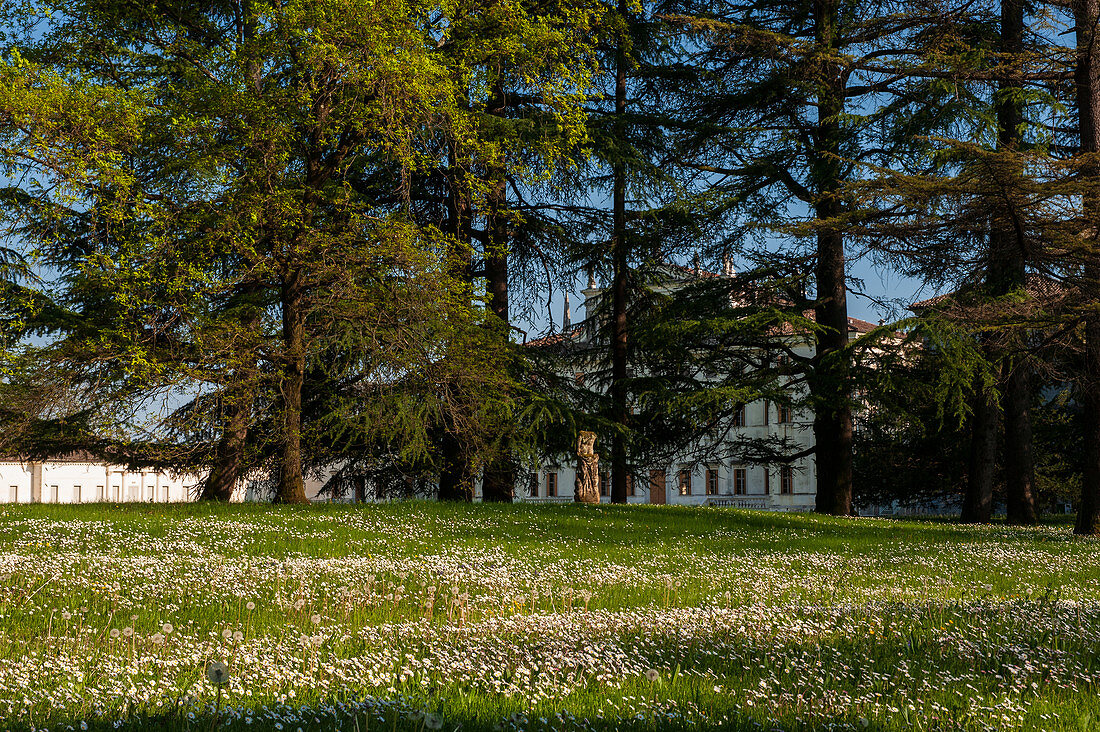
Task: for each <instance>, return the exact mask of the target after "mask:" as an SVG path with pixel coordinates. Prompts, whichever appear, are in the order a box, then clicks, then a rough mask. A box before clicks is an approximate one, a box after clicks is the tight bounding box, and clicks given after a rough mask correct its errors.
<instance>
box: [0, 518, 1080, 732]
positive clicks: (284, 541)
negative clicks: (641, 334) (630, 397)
mask: <svg viewBox="0 0 1100 732" xmlns="http://www.w3.org/2000/svg"><path fill="white" fill-rule="evenodd" d="M1098 550H1100V543H1098V542H1096V541H1092V540H1081V539H1075V538H1074V537H1072V535H1071V534H1070V533H1069V528H1068V527H1067V526H1066V525H1064V524H1060V525H1052V526H1045V527H1040V528H1036V529H1017V528H1011V527H1005V526H991V527H982V528H977V527H968V526H960V525H957V524H952V523H945V522H935V523H920V522H905V521H886V520H874V519H833V518H825V517H816V516H806V515H781V514H767V513H757V512H744V511H733V510H722V509H708V508H686V507H654V506H622V507H620V506H598V507H582V506H572V505H566V506H524V505H515V506H493V505H475V506H451V505H441V504H434V503H422V502H415V503H399V504H393V505H385V506H373V505H368V506H317V507H307V508H290V507H278V508H276V507H271V506H263V505H234V506H207V505H191V504H189V505H178V506H170V507H165V506H149V505H133V504H129V505H115V506H107V505H103V506H4V507H2V508H0V718H2V719H3V721H4V722H5V723H6V724H5V725H3V726H7V727H10V728H14V729H29V728H32V727H33V728H37V729H42V728H50V729H66V728H67V727H69V726H72V727H73V728H80V726H81V724H82V723H83V724H84V725H85V726H88V727H89V728H93V729H94V728H109V729H114V728H115V726H116V725H120V726H122V727H125V728H131V729H146V728H161V729H173V730H175V729H179V730H182V729H194V730H211V729H213V728H220V729H234V730H238V729H241V730H243V729H261V728H262V729H272V728H277V727H275V725H276V724H279V725H282V728H284V729H287V730H291V731H292V732H293V731H294V730H296V729H297V728H298V727H301V728H302V729H303V732H309V731H312V730H330V729H348V730H350V729H355V730H362V729H367V728H369V729H402V730H410V729H412V730H415V729H423V728H432V727H434V726H435V723H436V722H440V723H441V724H442V726H443V728H444V729H455V728H457V727H459V726H461V728H462V729H464V730H479V729H486V730H488V729H498V728H504V729H563V728H566V729H593V728H629V729H639V730H642V729H661V730H664V729H681V728H685V729H686V728H707V729H709V728H722V729H737V730H740V729H744V730H750V729H761V728H763V729H807V730H816V729H833V728H852V729H864V728H870V729H898V730H901V729H929V730H939V729H943V730H947V729H966V730H981V729H990V730H992V729H1013V728H1025V729H1063V730H1087V729H1094V728H1095V729H1100V699H1098V694H1097V691H1098V690H1100V688H1098V682H1100V660H1098V659H1100V552H1098ZM165 623H170V624H171V626H172V628H171V632H165V630H164V625H165ZM225 633H228V634H229V636H230V637H229V638H228V639H225V638H224V637H223V634H225ZM234 634H238V635H237V636H234ZM214 660H221V661H224V662H227V663H228V666H229V669H230V676H231V679H230V683H229V685H228V687H227V688H226V689H225V690H224V692H223V695H222V699H221V702H219V701H218V697H217V694H216V692H215V689H214V687H213V686H212V685H211V684H210V683H209V682H208V681H207V680H206V679H205V675H204V668H205V666H206V664H207V663H209V662H211V661H214ZM647 671H650V672H651V675H652V672H655V673H656V676H657V678H656V680H655V681H651V680H649V679H648V678H647V677H646V672H647ZM424 711H427V712H428V713H429V715H428V716H427V717H426V718H425V717H423V715H422V714H421V713H422V712H424ZM249 720H251V721H250V722H249Z"/></svg>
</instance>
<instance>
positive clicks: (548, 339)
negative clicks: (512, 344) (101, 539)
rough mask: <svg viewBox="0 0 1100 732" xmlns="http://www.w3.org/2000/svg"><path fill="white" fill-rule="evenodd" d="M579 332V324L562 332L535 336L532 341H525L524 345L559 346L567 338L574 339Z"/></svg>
mask: <svg viewBox="0 0 1100 732" xmlns="http://www.w3.org/2000/svg"><path fill="white" fill-rule="evenodd" d="M580 333H581V328H580V326H574V327H572V328H570V329H569V330H567V331H566V332H564V333H551V334H550V335H546V336H543V337H542V338H536V339H535V340H533V341H527V343H525V344H524V345H525V346H528V347H529V348H548V347H551V346H560V345H562V344H563V343H565V342H566V341H567V340H569V341H572V340H574V339H576V337H577V336H579V335H580Z"/></svg>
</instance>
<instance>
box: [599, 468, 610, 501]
mask: <svg viewBox="0 0 1100 732" xmlns="http://www.w3.org/2000/svg"><path fill="white" fill-rule="evenodd" d="M600 495H601V496H604V497H605V498H606V497H607V496H610V495H611V476H609V475H608V474H607V473H601V474H600Z"/></svg>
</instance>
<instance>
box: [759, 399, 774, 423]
mask: <svg viewBox="0 0 1100 732" xmlns="http://www.w3.org/2000/svg"><path fill="white" fill-rule="evenodd" d="M771 408H772V403H771V402H769V401H768V400H767V399H765V400H764V421H763V422H761V423H760V424H767V423H768V412H770V411H771Z"/></svg>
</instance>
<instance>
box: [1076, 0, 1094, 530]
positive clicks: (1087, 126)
mask: <svg viewBox="0 0 1100 732" xmlns="http://www.w3.org/2000/svg"><path fill="white" fill-rule="evenodd" d="M1073 15H1074V25H1075V26H1076V28H1075V30H1076V35H1077V68H1076V69H1075V74H1074V81H1075V83H1076V92H1077V112H1078V115H1079V119H1080V122H1079V126H1080V131H1081V152H1082V153H1084V154H1086V155H1092V156H1096V155H1098V154H1100V46H1098V43H1097V41H1098V40H1100V39H1098V38H1097V35H1096V31H1097V24H1098V23H1100V0H1075V1H1074V3H1073ZM1081 177H1082V179H1083V180H1084V181H1085V185H1086V186H1087V188H1086V191H1085V195H1084V196H1083V199H1084V204H1085V217H1086V220H1087V221H1088V222H1089V227H1088V228H1089V229H1091V231H1092V236H1091V241H1089V242H1087V245H1088V250H1087V251H1086V252H1085V267H1084V273H1083V278H1082V279H1083V283H1082V284H1083V286H1084V287H1083V288H1082V289H1084V290H1085V292H1086V293H1087V294H1088V295H1089V296H1093V297H1094V296H1095V294H1096V292H1097V289H1098V287H1100V190H1098V188H1097V187H1098V186H1100V161H1098V160H1096V159H1095V158H1094V159H1092V160H1091V161H1089V163H1088V164H1087V165H1086V166H1085V169H1084V170H1083V171H1082V176H1081ZM1079 391H1080V394H1081V401H1082V402H1083V407H1084V415H1083V418H1084V422H1085V445H1084V456H1083V457H1084V463H1085V469H1084V475H1083V478H1082V481H1081V501H1080V503H1079V505H1078V507H1077V522H1076V524H1075V525H1074V527H1073V530H1074V532H1075V533H1077V534H1091V535H1096V534H1100V317H1097V316H1096V315H1095V314H1094V313H1089V314H1088V315H1086V318H1085V353H1084V368H1083V369H1082V373H1081V375H1080V383H1079Z"/></svg>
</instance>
